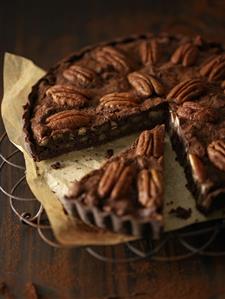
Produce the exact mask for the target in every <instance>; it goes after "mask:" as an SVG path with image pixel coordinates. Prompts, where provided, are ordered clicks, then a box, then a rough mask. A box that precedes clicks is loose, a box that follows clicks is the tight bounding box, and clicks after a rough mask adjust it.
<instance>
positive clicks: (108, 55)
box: [95, 46, 130, 73]
mask: <svg viewBox="0 0 225 299" xmlns="http://www.w3.org/2000/svg"><path fill="white" fill-rule="evenodd" d="M95 59H96V60H97V61H98V62H99V63H100V64H102V65H105V66H110V65H111V66H113V67H114V69H115V70H117V71H118V72H122V73H128V72H129V70H130V66H129V63H128V61H127V58H126V57H125V55H124V54H123V53H122V52H120V51H119V50H117V49H114V48H113V47H110V46H107V47H103V48H101V49H99V50H98V51H97V52H96V55H95Z"/></svg>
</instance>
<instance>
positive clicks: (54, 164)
mask: <svg viewBox="0 0 225 299" xmlns="http://www.w3.org/2000/svg"><path fill="white" fill-rule="evenodd" d="M51 168H53V169H60V168H62V164H61V163H60V162H55V163H53V164H51Z"/></svg>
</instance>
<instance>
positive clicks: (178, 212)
mask: <svg viewBox="0 0 225 299" xmlns="http://www.w3.org/2000/svg"><path fill="white" fill-rule="evenodd" d="M169 213H170V214H173V215H174V216H175V217H177V218H180V219H184V220H186V219H188V218H190V217H191V214H192V209H191V208H188V209H185V208H182V207H177V208H176V209H171V210H170V211H169Z"/></svg>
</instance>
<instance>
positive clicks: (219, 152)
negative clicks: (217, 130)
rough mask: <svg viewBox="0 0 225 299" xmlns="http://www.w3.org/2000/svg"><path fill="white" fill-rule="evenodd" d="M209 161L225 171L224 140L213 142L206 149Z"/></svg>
mask: <svg viewBox="0 0 225 299" xmlns="http://www.w3.org/2000/svg"><path fill="white" fill-rule="evenodd" d="M207 151H208V156H209V159H210V161H211V162H212V163H213V164H214V165H215V166H216V167H218V168H219V169H220V170H222V171H225V140H216V141H213V142H212V143H211V144H210V145H209V146H208V148H207Z"/></svg>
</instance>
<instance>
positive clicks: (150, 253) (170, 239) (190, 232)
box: [0, 133, 225, 263]
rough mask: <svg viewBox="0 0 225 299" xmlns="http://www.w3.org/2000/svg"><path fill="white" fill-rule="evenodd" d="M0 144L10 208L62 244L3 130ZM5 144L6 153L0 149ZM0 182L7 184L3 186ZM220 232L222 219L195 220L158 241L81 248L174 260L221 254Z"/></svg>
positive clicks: (224, 241) (224, 228)
mask: <svg viewBox="0 0 225 299" xmlns="http://www.w3.org/2000/svg"><path fill="white" fill-rule="evenodd" d="M0 147H1V150H0V158H1V160H0V173H1V183H0V190H1V192H2V193H3V194H4V195H5V196H6V198H8V199H9V204H10V207H11V209H12V211H13V212H14V213H15V215H16V216H17V217H18V218H19V220H20V221H21V222H22V223H23V224H26V225H29V226H31V227H33V228H34V229H36V230H37V232H38V234H39V236H40V237H41V239H42V240H43V241H44V242H46V243H47V244H49V245H50V246H53V247H56V248H63V246H62V245H60V244H59V243H57V242H56V241H55V240H54V236H53V233H52V230H51V226H50V225H49V222H48V219H47V215H46V213H45V211H44V208H43V207H42V205H41V204H40V203H39V202H38V201H37V199H36V198H34V197H33V195H32V193H31V192H30V191H29V187H28V185H27V183H26V178H25V177H26V176H25V171H26V169H25V166H24V159H23V155H22V154H21V152H20V151H19V150H18V149H17V148H16V147H14V146H13V145H12V144H11V143H10V141H9V140H8V138H7V135H6V133H3V134H2V136H1V137H0ZM6 148H7V152H9V153H8V154H6V153H4V152H5V151H6V150H5V149H6ZM9 149H10V150H9ZM12 172H13V173H14V175H13V176H12V175H11V173H12ZM8 175H9V176H10V177H12V181H11V180H7V182H6V184H3V183H2V182H3V180H4V178H5V179H6V177H7V176H8ZM14 177H15V179H13V178H14ZM3 185H4V186H5V185H7V188H6V187H3ZM27 193H28V194H29V193H30V197H24V196H23V195H24V194H27ZM28 205H29V207H28ZM31 210H32V212H31ZM224 233H225V219H224V220H220V221H211V222H208V223H204V224H195V225H193V226H191V227H188V228H185V229H182V230H179V231H175V232H170V233H165V234H163V236H162V237H161V239H160V240H158V241H153V240H146V239H141V240H138V241H133V242H127V243H125V244H121V245H114V246H100V247H99V246H98V247H97V246H95V247H94V246H93V247H83V249H84V250H86V251H87V252H88V253H89V254H90V255H92V256H93V257H95V258H96V259H98V260H101V261H103V262H111V263H114V262H133V261H137V260H140V259H147V258H149V259H152V260H155V261H167V262H168V261H178V260H183V259H186V258H189V257H191V256H194V255H204V256H222V255H225V238H224ZM119 247H123V252H124V253H125V257H121V256H120V255H119V256H118V254H117V252H118V250H117V248H119ZM109 249H110V251H111V249H112V250H113V254H110V257H109V256H108V254H107V252H108V250H109ZM171 252H172V253H171ZM111 256H113V257H111Z"/></svg>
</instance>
